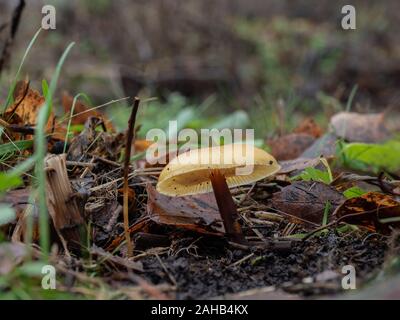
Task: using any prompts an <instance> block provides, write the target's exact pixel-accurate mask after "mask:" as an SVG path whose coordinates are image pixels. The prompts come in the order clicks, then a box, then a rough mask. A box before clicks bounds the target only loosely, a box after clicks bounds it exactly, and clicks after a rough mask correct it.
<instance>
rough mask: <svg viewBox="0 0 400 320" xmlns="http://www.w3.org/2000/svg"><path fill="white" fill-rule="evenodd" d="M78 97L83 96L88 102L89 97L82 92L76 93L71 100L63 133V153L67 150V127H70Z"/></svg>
mask: <svg viewBox="0 0 400 320" xmlns="http://www.w3.org/2000/svg"><path fill="white" fill-rule="evenodd" d="M79 97H83V98H85V99H86V100H87V101H88V102H89V103H90V98H89V97H88V96H87V95H86V94H84V93H78V94H77V95H76V96H75V97H74V100H73V101H72V107H71V112H70V114H69V119H68V126H67V133H66V134H65V141H64V149H63V153H65V152H66V150H67V143H68V137H69V133H70V130H69V129H70V128H71V123H72V117H73V115H74V111H75V105H76V102H77V101H78V99H79Z"/></svg>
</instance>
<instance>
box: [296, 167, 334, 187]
mask: <svg viewBox="0 0 400 320" xmlns="http://www.w3.org/2000/svg"><path fill="white" fill-rule="evenodd" d="M292 180H304V181H319V182H323V183H325V184H330V183H331V176H330V174H329V172H327V171H322V170H319V169H316V168H312V167H309V168H305V169H304V171H303V172H302V173H300V174H299V175H297V176H295V177H293V178H292Z"/></svg>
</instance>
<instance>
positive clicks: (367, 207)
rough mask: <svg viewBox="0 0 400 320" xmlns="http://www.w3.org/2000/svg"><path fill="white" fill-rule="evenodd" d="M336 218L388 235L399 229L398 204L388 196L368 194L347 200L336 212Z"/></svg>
mask: <svg viewBox="0 0 400 320" xmlns="http://www.w3.org/2000/svg"><path fill="white" fill-rule="evenodd" d="M336 217H337V218H338V219H340V220H341V221H345V222H347V223H350V224H356V225H359V226H363V227H366V228H367V229H369V230H371V231H373V232H379V233H382V234H389V233H390V232H391V230H392V228H399V227H400V203H399V202H397V201H396V200H394V199H393V198H392V197H391V196H389V195H385V194H382V193H378V192H368V193H365V194H363V195H362V196H360V197H356V198H351V199H347V200H346V201H345V202H344V203H343V204H342V205H341V206H340V207H339V208H338V209H337V210H336ZM386 219H387V220H386ZM385 220H386V221H385Z"/></svg>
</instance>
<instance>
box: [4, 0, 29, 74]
mask: <svg viewBox="0 0 400 320" xmlns="http://www.w3.org/2000/svg"><path fill="white" fill-rule="evenodd" d="M24 7H25V0H20V1H19V3H18V5H17V6H16V8H15V9H14V12H13V16H12V21H11V28H10V36H9V37H8V39H6V41H5V44H4V47H3V50H2V52H1V56H0V73H1V71H2V70H3V67H4V65H5V63H6V61H7V59H8V56H9V49H10V46H11V44H12V42H13V41H14V38H15V35H16V33H17V30H18V26H19V23H20V21H21V15H22V11H23V10H24Z"/></svg>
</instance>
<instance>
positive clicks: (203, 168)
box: [157, 144, 280, 242]
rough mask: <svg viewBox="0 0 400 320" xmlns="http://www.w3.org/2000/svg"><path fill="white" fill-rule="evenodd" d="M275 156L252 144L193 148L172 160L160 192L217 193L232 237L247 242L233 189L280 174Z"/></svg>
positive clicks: (163, 176) (219, 207)
mask: <svg viewBox="0 0 400 320" xmlns="http://www.w3.org/2000/svg"><path fill="white" fill-rule="evenodd" d="M279 169H280V166H279V164H278V163H277V161H276V160H275V158H274V157H273V156H271V155H270V154H269V153H267V152H265V151H264V150H261V149H258V148H256V147H254V146H252V145H246V144H229V145H224V146H216V147H210V148H200V149H193V150H190V151H187V152H184V153H182V154H180V155H179V156H178V157H176V158H174V159H173V160H171V161H170V162H169V163H168V165H167V166H165V167H164V169H163V170H162V172H161V174H160V177H159V180H158V183H157V191H158V192H160V193H163V194H165V195H168V196H172V197H176V196H187V195H194V194H200V193H206V192H211V191H213V192H214V195H215V199H216V201H217V205H218V209H219V212H220V214H221V218H222V221H223V223H224V227H225V231H226V233H227V235H228V237H229V238H231V239H232V240H233V241H236V242H245V239H244V236H243V233H242V231H241V228H240V224H239V222H238V217H239V215H238V212H237V209H236V205H235V203H234V201H233V199H232V195H231V193H230V191H229V188H231V187H237V186H241V185H245V184H250V183H253V182H255V181H258V180H260V179H263V178H266V177H268V176H271V175H273V174H275V173H276V172H278V171H279Z"/></svg>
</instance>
